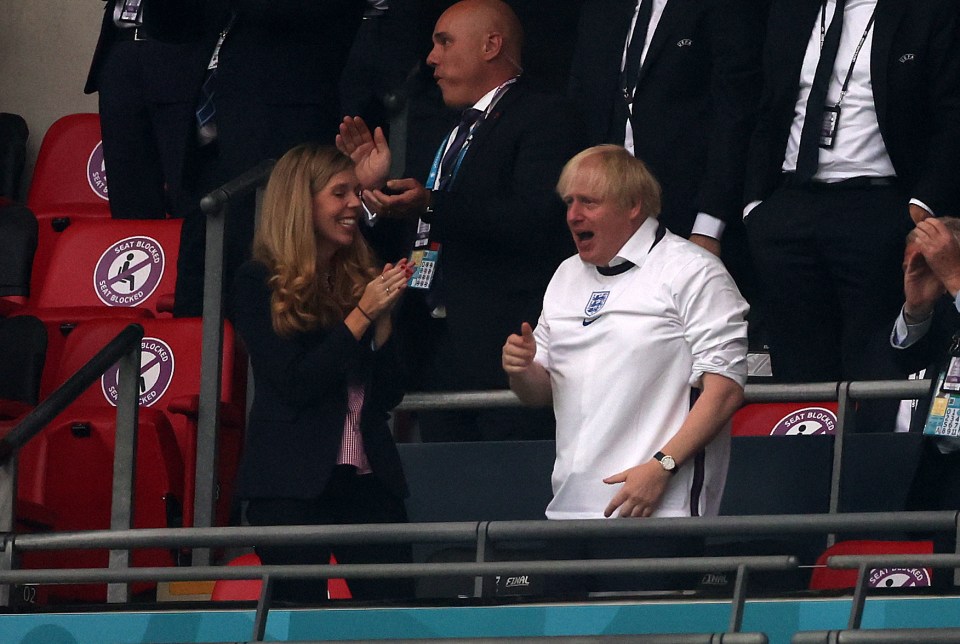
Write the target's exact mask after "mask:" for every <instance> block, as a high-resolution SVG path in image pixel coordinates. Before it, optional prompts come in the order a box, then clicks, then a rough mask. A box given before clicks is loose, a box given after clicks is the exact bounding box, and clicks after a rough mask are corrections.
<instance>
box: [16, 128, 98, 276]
mask: <svg viewBox="0 0 960 644" xmlns="http://www.w3.org/2000/svg"><path fill="white" fill-rule="evenodd" d="M27 206H28V207H29V208H30V209H31V210H32V211H33V212H34V214H35V215H36V216H37V219H38V220H39V221H40V230H39V243H38V246H37V249H38V250H37V255H36V257H35V259H34V271H33V273H34V277H33V279H34V282H33V284H34V286H35V287H37V286H39V285H40V284H41V283H42V281H43V277H44V274H45V271H46V267H47V266H48V263H47V260H48V259H49V253H50V252H51V250H52V248H53V246H54V242H55V240H56V238H57V236H58V234H59V233H60V232H62V230H63V229H64V228H65V227H66V226H67V225H69V223H70V222H75V221H78V220H81V219H85V218H96V219H108V218H109V217H110V204H109V202H108V200H107V177H106V169H105V168H104V165H103V148H102V145H101V136H100V117H99V116H98V115H97V114H70V115H67V116H64V117H63V118H61V119H59V120H58V121H56V122H55V123H54V124H53V125H51V126H50V129H48V130H47V133H46V134H45V135H44V137H43V141H42V143H41V144H40V151H39V153H38V155H37V162H36V165H35V166H34V168H33V177H32V179H31V182H30V190H29V192H28V193H27Z"/></svg>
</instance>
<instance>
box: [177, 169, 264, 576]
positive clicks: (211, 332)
mask: <svg viewBox="0 0 960 644" xmlns="http://www.w3.org/2000/svg"><path fill="white" fill-rule="evenodd" d="M274 163H275V161H273V160H272V159H267V160H264V161H262V162H260V164H258V165H257V166H256V167H254V168H251V169H250V170H248V171H247V172H244V173H243V174H242V175H240V176H239V177H236V178H235V179H233V180H231V181H229V182H228V183H226V184H224V185H222V186H220V187H219V188H217V189H216V190H214V191H213V192H211V193H209V194H208V195H206V196H205V197H204V198H203V199H201V200H200V208H201V210H203V212H204V213H205V214H206V216H207V221H206V250H205V255H204V278H203V331H202V337H203V340H202V342H203V346H202V348H201V353H200V404H199V408H198V410H197V462H196V477H195V480H196V489H195V490H194V499H193V525H194V526H195V527H198V528H205V527H210V526H212V525H214V519H215V516H216V505H217V496H218V494H217V492H218V490H217V482H218V481H217V476H218V471H219V467H218V463H217V460H218V455H219V452H218V449H217V446H218V445H219V442H220V440H219V435H220V387H221V382H222V378H221V373H222V370H223V268H224V261H223V260H224V248H223V240H224V229H225V227H226V220H227V217H228V216H229V205H228V204H229V202H230V200H231V199H232V198H234V197H238V196H240V195H244V194H247V193H249V192H250V191H251V190H252V189H255V188H256V187H257V186H259V185H261V184H263V183H264V182H265V181H266V179H267V177H268V176H269V175H270V171H271V170H272V169H273V165H274ZM255 201H256V204H257V205H256V210H257V212H258V213H259V208H260V202H261V195H260V194H258V195H257V196H256V198H255ZM257 216H258V215H255V218H256V217H257ZM192 561H193V563H194V564H195V565H200V566H203V565H207V564H209V563H210V550H209V549H208V548H198V549H197V550H194V551H193V558H192Z"/></svg>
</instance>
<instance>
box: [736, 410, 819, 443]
mask: <svg viewBox="0 0 960 644" xmlns="http://www.w3.org/2000/svg"><path fill="white" fill-rule="evenodd" d="M836 423H837V403H836V402H821V403H754V404H750V405H744V406H743V407H741V408H740V409H738V410H737V412H736V413H735V414H734V415H733V425H732V428H731V433H732V435H733V436H817V435H822V434H827V435H832V434H833V433H834V428H835V427H836Z"/></svg>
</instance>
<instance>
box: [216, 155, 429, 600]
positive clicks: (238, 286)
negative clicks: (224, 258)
mask: <svg viewBox="0 0 960 644" xmlns="http://www.w3.org/2000/svg"><path fill="white" fill-rule="evenodd" d="M364 187H366V186H362V185H361V184H360V181H359V180H358V178H357V173H356V171H355V168H354V163H353V161H351V160H350V158H349V157H347V156H345V155H343V154H341V153H340V152H338V151H337V150H336V149H335V148H333V147H328V146H319V145H309V144H308V145H301V146H298V147H296V148H294V149H292V150H290V151H289V152H288V153H287V154H285V155H284V156H283V157H282V158H281V159H280V160H279V161H278V162H277V165H276V167H275V168H274V170H273V173H272V174H271V176H270V180H269V182H268V184H267V188H266V192H265V194H264V202H263V211H262V220H261V223H260V227H259V229H258V231H257V233H256V236H255V238H254V248H253V257H254V259H253V260H252V261H250V262H247V263H246V264H244V265H243V266H242V267H241V268H240V270H239V271H238V274H237V279H236V282H235V285H234V291H233V301H234V323H235V325H236V328H237V330H238V331H239V333H240V335H241V337H242V338H243V340H244V343H245V344H246V347H247V350H248V352H249V354H250V359H251V363H252V365H253V376H254V381H255V385H256V386H255V394H254V400H253V407H252V409H251V412H250V420H249V424H248V427H247V439H246V447H245V452H244V456H243V460H242V463H241V466H240V474H239V483H238V494H239V496H240V498H242V499H245V500H247V501H248V505H247V519H248V520H249V522H250V523H251V524H253V525H307V524H342V523H386V522H401V521H406V510H405V507H404V503H403V498H404V497H405V496H406V483H405V480H404V477H403V472H402V469H401V465H400V459H399V457H398V455H397V450H396V446H395V445H394V442H393V438H392V436H391V435H390V431H389V428H388V426H387V417H388V416H387V415H388V412H389V411H390V409H392V408H393V407H394V406H395V405H396V404H397V403H399V402H400V400H401V398H402V397H403V383H402V381H401V377H400V369H399V364H398V360H397V354H396V352H395V350H394V346H393V344H394V343H393V341H392V337H393V329H392V323H391V312H392V310H393V308H394V307H395V306H396V304H397V302H398V301H399V299H400V296H401V294H402V293H403V290H404V288H405V286H406V281H407V279H408V278H409V276H410V274H411V270H410V268H409V267H408V266H407V263H406V260H400V261H399V262H397V264H396V265H391V264H387V265H386V266H385V267H384V269H383V270H382V271H379V270H377V269H376V268H375V260H374V258H373V256H372V253H371V251H370V249H369V247H368V246H367V244H366V242H365V241H364V239H363V236H362V235H361V234H360V231H359V226H360V222H361V214H360V200H359V196H358V195H359V192H360V190H361V189H363V188H364ZM331 551H333V553H334V554H335V555H336V557H337V559H338V561H340V562H341V563H359V562H377V561H384V562H397V561H404V560H408V559H409V557H410V551H409V547H407V546H389V545H388V546H381V545H378V546H341V545H336V546H333V547H328V546H325V545H322V544H309V545H304V546H296V547H275V546H270V547H262V548H257V552H258V554H259V555H260V557H261V559H262V560H263V562H264V563H265V564H274V563H326V562H327V560H328V559H329V556H330V553H331ZM348 584H349V585H350V588H351V591H352V594H353V596H354V597H355V598H380V597H401V596H407V595H410V594H412V592H411V591H410V584H409V583H408V582H406V581H404V580H401V581H397V580H360V579H357V580H348ZM325 589H326V586H325V584H324V583H323V582H322V581H316V580H313V581H310V580H307V581H289V582H284V583H282V584H279V585H278V586H277V597H278V598H280V599H295V600H301V601H303V600H306V601H310V600H322V599H324V598H325V596H326V594H325Z"/></svg>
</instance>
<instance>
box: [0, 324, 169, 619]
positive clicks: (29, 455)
mask: <svg viewBox="0 0 960 644" xmlns="http://www.w3.org/2000/svg"><path fill="white" fill-rule="evenodd" d="M12 319H18V318H12ZM128 322H129V321H128V320H95V321H88V322H86V323H84V324H81V325H80V326H78V327H77V329H75V330H74V332H73V333H71V334H70V335H69V336H68V338H67V341H66V346H65V347H64V352H63V355H62V356H61V358H60V360H59V363H58V364H57V365H56V367H57V378H56V380H57V382H58V383H62V382H63V381H65V380H66V379H67V378H68V377H69V376H71V375H72V374H74V373H75V372H76V371H77V370H78V369H79V368H80V367H81V366H82V365H84V364H85V363H86V362H87V361H88V360H89V359H90V358H91V357H92V356H93V355H94V354H95V353H96V352H97V351H99V350H100V349H101V348H102V347H103V346H105V345H106V344H107V342H109V341H110V340H112V339H113V337H115V336H116V334H117V333H118V332H119V331H120V330H121V329H122V328H123V327H124V326H126V324H127V323H128ZM86 324H89V325H92V326H94V327H102V326H104V325H108V326H109V328H110V331H111V332H107V333H86V334H85V333H84V332H83V329H84V327H85V325H86ZM150 375H151V374H148V373H145V374H144V377H145V378H149V377H150ZM113 378H114V382H115V379H116V375H115V374H114V375H113ZM115 389H116V387H115V385H114V393H115ZM102 391H103V381H102V380H101V381H100V382H96V383H94V384H93V385H92V386H91V387H90V388H89V389H88V390H87V391H86V392H84V393H83V394H81V396H80V397H79V398H78V399H77V400H76V401H75V402H74V403H72V404H71V405H70V406H68V407H67V409H66V410H64V411H63V412H62V413H61V414H59V415H58V416H57V417H56V418H54V419H53V420H52V421H51V422H50V424H49V425H48V426H47V427H46V428H44V430H43V431H42V432H40V434H38V435H37V436H35V437H34V438H33V439H32V440H31V441H30V442H29V443H28V444H27V445H25V446H24V447H23V448H22V449H21V450H20V453H19V480H18V502H19V501H22V502H26V503H34V504H38V505H41V506H43V507H45V508H48V509H50V510H51V511H52V512H53V513H55V522H54V525H53V526H52V527H53V529H54V530H56V531H72V530H94V529H106V528H109V527H110V507H111V498H112V497H111V490H112V477H113V460H114V449H113V445H114V435H115V428H116V409H115V407H113V406H111V405H109V404H106V403H105V402H103V400H104V399H103V396H104V394H103V393H102ZM91 401H94V402H93V404H91ZM98 403H99V404H98ZM137 431H138V440H137V457H136V467H137V473H136V479H135V493H134V525H135V527H138V528H146V527H153V528H156V527H174V526H179V525H181V515H182V501H183V499H184V480H185V473H184V465H183V459H182V457H181V454H180V448H179V445H178V442H177V437H176V435H175V431H174V428H173V427H172V425H171V423H170V421H169V419H168V418H167V414H166V413H165V412H164V411H162V410H160V409H150V408H141V409H140V412H139V422H138V430H137ZM23 561H24V567H25V568H41V567H54V568H56V567H102V566H105V565H106V562H107V553H106V552H102V551H82V552H79V551H77V552H72V551H71V552H60V551H54V552H35V553H25V554H24V559H23ZM174 561H175V560H174V555H173V554H172V553H171V552H169V551H167V550H143V551H137V552H135V553H134V555H133V562H134V565H138V566H161V565H173V564H174ZM151 587H152V585H151V584H136V585H134V590H135V591H138V590H146V589H148V588H151ZM39 596H40V597H41V600H47V599H50V600H54V599H55V600H82V601H101V600H102V599H103V598H104V597H105V587H104V586H102V585H78V586H63V587H44V588H42V589H41V591H40V593H39Z"/></svg>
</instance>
